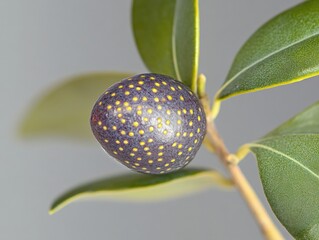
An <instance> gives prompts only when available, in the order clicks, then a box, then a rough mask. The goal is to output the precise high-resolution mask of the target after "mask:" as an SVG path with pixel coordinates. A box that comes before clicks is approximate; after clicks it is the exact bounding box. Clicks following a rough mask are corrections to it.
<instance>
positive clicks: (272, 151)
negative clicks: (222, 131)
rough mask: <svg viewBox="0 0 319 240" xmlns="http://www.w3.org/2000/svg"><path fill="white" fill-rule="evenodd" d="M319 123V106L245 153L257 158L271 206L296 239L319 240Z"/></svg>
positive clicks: (283, 126)
mask: <svg viewBox="0 0 319 240" xmlns="http://www.w3.org/2000/svg"><path fill="white" fill-rule="evenodd" d="M318 122H319V102H317V103H316V104H314V105H313V106H311V107H309V108H307V109H306V110H305V111H304V112H302V113H301V114H299V115H297V116H295V117H294V118H292V119H291V120H289V121H288V122H286V123H284V124H283V125H281V126H280V127H278V128H277V129H275V130H274V131H272V132H271V133H269V134H268V135H266V136H265V137H264V138H263V139H261V140H259V141H257V142H255V143H251V144H247V145H245V146H244V147H243V149H242V150H241V151H242V152H245V151H246V152H247V150H248V148H249V149H250V150H251V151H252V152H253V153H254V154H255V155H256V157H257V161H258V168H259V172H260V178H261V180H262V184H263V188H264V192H265V194H266V196H267V199H268V201H269V203H270V206H271V207H272V209H273V211H274V213H275V214H276V216H277V217H278V219H279V220H280V221H281V223H282V224H283V225H284V226H285V227H286V228H287V230H288V231H289V232H290V233H291V234H292V235H293V236H294V237H295V238H296V239H307V240H310V239H319V207H318V206H319V124H318Z"/></svg>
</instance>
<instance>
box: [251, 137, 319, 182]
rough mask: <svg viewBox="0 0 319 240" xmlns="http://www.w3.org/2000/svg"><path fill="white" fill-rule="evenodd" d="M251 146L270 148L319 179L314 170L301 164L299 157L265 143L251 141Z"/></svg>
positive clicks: (269, 149)
mask: <svg viewBox="0 0 319 240" xmlns="http://www.w3.org/2000/svg"><path fill="white" fill-rule="evenodd" d="M251 147H257V148H263V149H265V150H268V151H271V152H273V153H276V154H278V155H280V156H282V157H284V158H286V159H289V160H291V161H292V162H293V163H295V164H297V165H298V166H299V167H301V168H302V169H303V170H305V171H307V172H309V173H310V174H311V175H312V176H314V177H315V178H317V180H318V181H319V175H317V174H316V173H315V172H313V171H312V170H311V169H309V168H308V167H306V166H305V165H303V164H301V163H300V162H299V161H298V160H297V159H294V158H293V157H291V156H289V155H287V154H285V153H283V152H281V151H279V150H277V149H274V148H272V147H269V146H266V145H264V144H258V143H251V144H249V148H251Z"/></svg>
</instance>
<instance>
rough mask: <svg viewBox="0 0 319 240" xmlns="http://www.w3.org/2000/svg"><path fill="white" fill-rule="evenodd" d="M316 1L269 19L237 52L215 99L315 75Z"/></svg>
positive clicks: (318, 51)
mask: <svg viewBox="0 0 319 240" xmlns="http://www.w3.org/2000/svg"><path fill="white" fill-rule="evenodd" d="M318 46H319V1H318V0H310V1H305V2H303V3H301V4H299V5H297V6H295V7H293V8H291V9H289V10H287V11H285V12H283V13H281V14H280V15H278V16H276V17H275V18H273V19H271V20H270V21H269V22H267V23H266V24H264V25H263V26H262V27H261V28H260V29H258V30H257V31H256V32H255V33H254V34H253V35H252V36H251V37H250V38H249V39H248V41H247V42H246V43H245V44H244V45H243V47H242V48H241V49H240V51H239V52H238V54H237V56H236V58H235V60H234V62H233V64H232V66H231V69H230V71H229V73H228V76H227V78H226V81H225V82H224V84H223V86H222V87H221V89H220V90H219V91H218V93H217V95H216V100H217V105H218V104H219V101H221V100H223V99H226V98H228V97H231V96H235V95H238V94H243V93H248V92H254V91H258V90H262V89H267V88H272V87H276V86H280V85H285V84H289V83H294V82H298V81H301V80H304V79H307V78H310V77H313V76H316V75H318V74H319V48H318Z"/></svg>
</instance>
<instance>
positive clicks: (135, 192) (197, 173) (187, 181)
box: [49, 168, 233, 214]
mask: <svg viewBox="0 0 319 240" xmlns="http://www.w3.org/2000/svg"><path fill="white" fill-rule="evenodd" d="M212 186H220V187H223V188H230V187H232V186H233V184H232V182H231V180H228V179H226V178H225V177H223V176H222V175H221V174H220V173H218V172H216V171H214V170H207V169H194V168H188V169H183V170H180V171H178V172H174V173H170V174H165V175H142V174H137V173H130V174H126V175H121V176H117V177H111V178H106V179H101V180H98V181H94V182H91V183H87V184H85V185H82V186H79V187H76V188H74V189H72V190H70V191H68V192H66V193H64V194H63V195H62V196H60V197H59V198H58V199H57V200H56V201H55V202H54V203H53V204H52V206H51V209H50V212H49V213H50V214H54V213H55V212H57V211H58V210H60V209H61V208H63V207H65V206H66V205H68V204H70V203H72V202H74V201H76V200H78V199H87V198H89V199H90V198H91V199H92V198H93V199H94V198H96V197H104V198H106V199H116V200H122V201H133V202H145V201H159V200H165V199H170V198H176V197H181V196H184V195H187V194H190V193H194V192H197V191H201V190H204V189H207V188H209V187H212Z"/></svg>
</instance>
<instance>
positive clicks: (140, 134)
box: [91, 73, 206, 174]
mask: <svg viewBox="0 0 319 240" xmlns="http://www.w3.org/2000/svg"><path fill="white" fill-rule="evenodd" d="M91 128H92V131H93V134H94V135H95V137H96V139H97V140H98V141H99V143H100V144H101V145H102V147H103V148H104V149H105V150H106V151H107V152H108V153H109V154H110V155H111V156H113V157H114V158H116V159H117V160H118V161H119V162H121V163H122V164H124V165H125V166H127V167H128V168H131V169H133V170H135V171H138V172H142V173H150V174H162V173H169V172H172V171H176V170H178V169H180V168H182V167H185V166H186V165H187V164H188V163H189V162H190V161H191V160H192V159H193V158H194V156H195V154H196V152H197V151H198V149H199V148H200V145H201V143H202V141H203V138H204V136H205V133H206V117H205V112H204V109H203V107H202V105H201V103H200V101H199V99H198V98H197V97H196V96H195V94H194V93H193V92H192V91H191V90H190V89H189V88H188V87H186V86H185V85H184V84H182V83H181V82H179V81H177V80H174V79H172V78H171V77H168V76H164V75H159V74H151V73H148V74H140V75H136V76H133V77H131V78H126V79H124V80H122V81H121V82H119V83H116V84H114V85H112V86H111V87H110V88H108V89H107V90H106V92H105V93H104V94H103V95H102V96H101V97H100V98H99V99H98V100H97V102H96V103H95V105H94V107H93V110H92V114H91Z"/></svg>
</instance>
